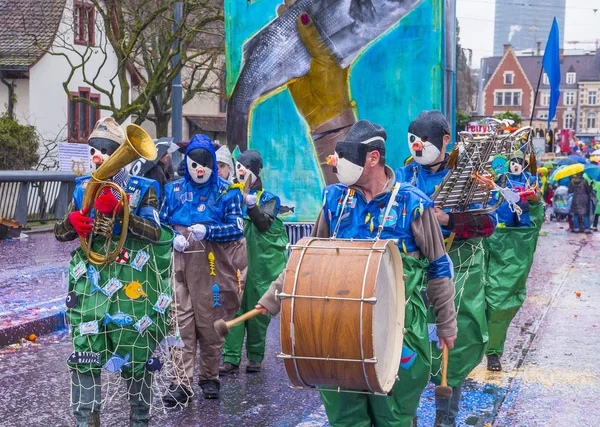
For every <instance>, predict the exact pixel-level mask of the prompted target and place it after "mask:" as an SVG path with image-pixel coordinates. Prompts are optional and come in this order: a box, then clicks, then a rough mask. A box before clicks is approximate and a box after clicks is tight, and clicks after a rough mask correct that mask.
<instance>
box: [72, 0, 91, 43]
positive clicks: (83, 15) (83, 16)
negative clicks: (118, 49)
mask: <svg viewBox="0 0 600 427" xmlns="http://www.w3.org/2000/svg"><path fill="white" fill-rule="evenodd" d="M73 31H74V33H75V44H81V45H90V46H93V45H94V36H95V25H94V5H92V4H89V3H84V2H82V1H79V0H74V2H73Z"/></svg>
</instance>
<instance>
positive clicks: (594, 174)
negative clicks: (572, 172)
mask: <svg viewBox="0 0 600 427" xmlns="http://www.w3.org/2000/svg"><path fill="white" fill-rule="evenodd" d="M584 172H585V174H586V175H587V176H589V177H590V178H591V179H593V180H594V181H600V166H594V165H588V166H586V167H585V171H584Z"/></svg>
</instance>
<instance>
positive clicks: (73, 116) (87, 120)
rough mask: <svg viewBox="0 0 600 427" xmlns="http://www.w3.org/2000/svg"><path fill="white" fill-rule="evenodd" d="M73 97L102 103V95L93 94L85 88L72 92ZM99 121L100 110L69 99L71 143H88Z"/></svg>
mask: <svg viewBox="0 0 600 427" xmlns="http://www.w3.org/2000/svg"><path fill="white" fill-rule="evenodd" d="M71 97H73V98H85V99H89V100H91V101H94V102H100V95H97V94H92V93H90V90H89V89H85V88H79V92H71ZM98 120H100V110H99V109H98V108H95V107H93V106H91V105H89V104H87V103H85V102H82V101H74V100H72V99H69V142H86V140H87V138H88V136H90V133H91V132H92V130H93V129H94V124H96V122H97V121H98Z"/></svg>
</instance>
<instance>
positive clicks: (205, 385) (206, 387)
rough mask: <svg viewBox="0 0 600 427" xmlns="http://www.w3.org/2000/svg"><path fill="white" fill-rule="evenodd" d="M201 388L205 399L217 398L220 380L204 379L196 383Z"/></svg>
mask: <svg viewBox="0 0 600 427" xmlns="http://www.w3.org/2000/svg"><path fill="white" fill-rule="evenodd" d="M198 385H199V386H200V388H202V396H203V397H204V398H205V399H218V398H219V390H221V382H220V381H219V380H204V381H200V382H199V383H198Z"/></svg>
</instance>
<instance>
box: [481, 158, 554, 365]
mask: <svg viewBox="0 0 600 427" xmlns="http://www.w3.org/2000/svg"><path fill="white" fill-rule="evenodd" d="M525 165H526V162H525V156H524V154H523V152H522V151H521V150H517V151H515V152H514V153H513V155H512V156H511V157H510V159H509V165H508V173H507V174H506V187H507V188H511V189H513V190H514V191H516V192H519V193H520V195H521V199H520V201H519V202H518V203H517V207H516V208H515V206H514V205H512V204H509V203H508V202H507V201H506V200H505V201H504V202H503V203H502V205H501V206H500V207H499V208H498V209H497V210H496V218H497V220H498V228H497V229H496V231H495V233H494V234H493V235H492V236H491V237H490V238H489V239H486V240H485V241H484V249H485V253H486V262H485V268H486V284H485V297H486V302H487V309H486V315H487V322H488V334H489V342H488V347H487V350H486V355H487V368H488V369H489V370H490V371H501V370H502V364H501V362H500V359H501V357H502V353H503V352H504V342H505V341H506V334H507V332H508V327H509V326H510V322H511V321H512V319H513V318H514V317H515V315H516V314H517V312H518V311H519V309H520V308H521V306H522V305H523V302H524V301H525V295H526V289H525V284H526V282H527V276H528V275H529V270H530V269H531V264H532V263H533V254H534V252H535V247H536V245H537V238H538V235H539V231H540V227H541V226H542V223H543V221H544V207H543V205H542V203H541V201H540V193H539V188H540V187H539V183H538V181H537V178H536V177H534V176H532V175H531V174H530V173H529V172H527V171H525V170H524V169H525ZM499 179H500V178H499Z"/></svg>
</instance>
